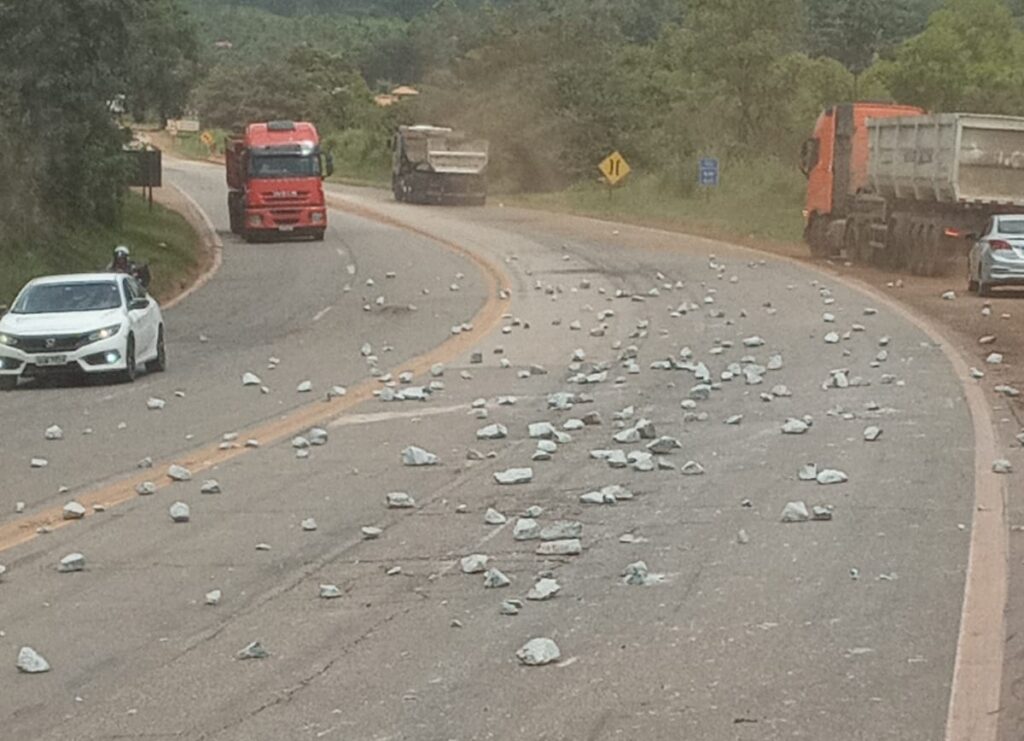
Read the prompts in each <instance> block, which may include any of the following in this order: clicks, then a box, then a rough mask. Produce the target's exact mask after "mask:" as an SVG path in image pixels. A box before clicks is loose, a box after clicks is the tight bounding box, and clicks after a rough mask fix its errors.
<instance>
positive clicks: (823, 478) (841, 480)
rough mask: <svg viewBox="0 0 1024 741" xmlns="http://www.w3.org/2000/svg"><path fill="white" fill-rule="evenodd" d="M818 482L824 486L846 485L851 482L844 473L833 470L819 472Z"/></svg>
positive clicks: (827, 469)
mask: <svg viewBox="0 0 1024 741" xmlns="http://www.w3.org/2000/svg"><path fill="white" fill-rule="evenodd" d="M817 481H818V483H819V484H823V485H827V484H845V483H846V482H847V481H849V477H848V476H847V475H846V474H845V473H843V472H842V471H837V470H835V469H833V468H826V469H824V470H821V471H818V479H817Z"/></svg>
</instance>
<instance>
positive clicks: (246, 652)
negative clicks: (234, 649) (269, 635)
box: [236, 641, 270, 659]
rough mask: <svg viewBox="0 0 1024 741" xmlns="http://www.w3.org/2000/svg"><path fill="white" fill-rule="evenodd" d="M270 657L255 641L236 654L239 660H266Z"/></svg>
mask: <svg viewBox="0 0 1024 741" xmlns="http://www.w3.org/2000/svg"><path fill="white" fill-rule="evenodd" d="M268 656H270V654H269V653H267V650H266V649H265V648H263V646H262V645H261V644H260V642H259V641H253V642H252V643H250V644H249V645H248V646H246V647H245V648H243V649H242V650H241V651H239V652H238V653H237V654H236V658H238V659H265V658H267V657H268Z"/></svg>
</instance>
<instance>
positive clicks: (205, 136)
mask: <svg viewBox="0 0 1024 741" xmlns="http://www.w3.org/2000/svg"><path fill="white" fill-rule="evenodd" d="M199 138H200V139H202V141H203V144H205V145H206V146H208V147H212V146H213V134H212V133H211V132H209V131H204V132H203V133H202V134H200V135H199Z"/></svg>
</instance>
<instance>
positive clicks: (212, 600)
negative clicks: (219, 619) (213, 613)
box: [203, 589, 221, 607]
mask: <svg viewBox="0 0 1024 741" xmlns="http://www.w3.org/2000/svg"><path fill="white" fill-rule="evenodd" d="M220 598H221V591H220V590H219V589H214V590H212V591H210V592H207V593H206V595H205V596H204V598H203V599H204V601H205V602H206V604H208V605H210V606H211V607H212V606H216V605H219V604H220Z"/></svg>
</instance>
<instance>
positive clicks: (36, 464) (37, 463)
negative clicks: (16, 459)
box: [28, 458, 50, 468]
mask: <svg viewBox="0 0 1024 741" xmlns="http://www.w3.org/2000/svg"><path fill="white" fill-rule="evenodd" d="M28 464H29V466H31V467H32V468H46V467H47V466H48V465H50V462H49V461H48V460H46V459H45V458H33V459H32V460H30V461H29V462H28Z"/></svg>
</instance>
